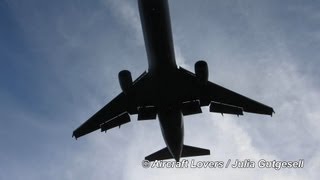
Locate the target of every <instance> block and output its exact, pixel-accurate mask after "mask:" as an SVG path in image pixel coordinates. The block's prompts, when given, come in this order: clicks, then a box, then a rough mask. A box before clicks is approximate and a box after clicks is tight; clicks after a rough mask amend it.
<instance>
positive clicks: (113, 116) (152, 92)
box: [73, 0, 274, 162]
mask: <svg viewBox="0 0 320 180" xmlns="http://www.w3.org/2000/svg"><path fill="white" fill-rule="evenodd" d="M138 5H139V13H140V19H141V24H142V30H143V36H144V41H145V47H146V52H147V57H148V64H149V69H148V71H147V72H144V73H142V74H141V75H140V76H139V77H138V78H137V79H136V80H135V81H132V77H131V73H130V72H129V71H128V70H123V71H121V72H119V83H120V86H121V89H122V92H121V93H120V94H119V95H118V96H116V97H115V98H114V99H113V100H112V101H111V102H109V103H108V104H107V105H105V106H104V107H103V108H102V109H101V110H99V111H98V112H97V113H96V114H94V115H93V116H92V117H91V118H89V119H88V120H87V121H86V122H84V123H83V124H82V125H81V126H80V127H78V128H77V129H76V130H75V131H74V132H73V137H75V138H79V137H80V136H83V135H86V134H88V133H90V132H93V131H95V130H98V129H101V131H107V130H108V129H111V128H114V127H117V126H119V127H120V126H121V125H122V124H125V123H128V122H130V116H129V115H132V114H138V120H152V119H156V116H157V115H158V119H159V122H160V127H161V131H162V135H163V138H164V141H165V143H166V146H167V147H165V148H163V149H161V150H159V151H157V152H155V153H153V154H151V155H149V156H147V157H145V159H146V160H149V161H154V160H163V159H170V158H174V159H175V160H176V161H177V162H178V161H179V160H180V158H181V157H190V156H200V155H209V154H210V150H208V149H202V148H197V147H192V146H187V145H184V143H183V137H184V128H183V116H187V115H191V114H197V113H201V112H202V111H201V106H209V109H210V112H216V113H221V114H234V115H238V116H239V115H243V112H250V113H258V114H265V115H271V116H272V114H273V113H274V111H273V109H272V108H271V107H269V106H266V105H264V104H262V103H259V102H257V101H254V100H251V99H249V98H247V97H245V96H243V95H240V94H238V93H235V92H233V91H230V90H228V89H226V88H224V87H222V86H219V85H217V84H215V83H212V82H210V81H208V66H207V63H206V62H205V61H202V60H201V61H198V62H196V63H195V66H194V70H195V73H192V72H189V71H188V70H186V69H184V68H182V67H179V66H177V64H176V61H175V54H174V47H173V40H172V31H171V23H170V15H169V6H168V1H167V0H138Z"/></svg>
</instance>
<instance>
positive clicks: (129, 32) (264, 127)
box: [0, 0, 320, 180]
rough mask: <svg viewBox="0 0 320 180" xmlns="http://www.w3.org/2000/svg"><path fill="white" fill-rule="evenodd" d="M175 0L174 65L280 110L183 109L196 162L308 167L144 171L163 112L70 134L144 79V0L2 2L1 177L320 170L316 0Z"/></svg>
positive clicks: (314, 173)
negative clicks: (203, 71) (190, 112)
mask: <svg viewBox="0 0 320 180" xmlns="http://www.w3.org/2000/svg"><path fill="white" fill-rule="evenodd" d="M169 2H170V12H171V19H172V28H173V36H174V43H175V51H176V57H177V62H178V64H179V65H181V66H183V67H185V68H187V69H189V70H191V71H193V65H194V63H195V62H196V61H197V60H199V59H205V60H206V61H207V62H208V65H209V70H210V77H209V79H210V80H211V81H214V82H216V83H218V84H220V85H223V86H225V87H227V88H229V89H232V90H234V91H237V92H239V93H241V94H244V95H247V96H249V97H251V98H253V99H255V100H258V101H261V102H263V103H265V104H268V105H270V106H272V107H273V108H274V109H275V111H276V114H275V116H274V117H272V118H270V117H264V116H259V115H253V114H245V116H243V117H240V118H237V117H233V116H227V115H225V116H224V117H221V115H219V114H210V113H209V112H208V108H203V111H204V113H203V114H201V115H198V116H190V117H186V118H185V133H186V134H185V143H186V144H188V145H194V146H199V147H205V148H209V149H211V155H210V156H208V157H199V158H197V160H222V161H226V160H228V159H252V160H258V159H261V158H266V159H270V160H273V159H276V160H297V159H301V158H302V159H305V167H304V168H303V169H289V170H288V169H283V170H280V171H275V170H273V169H258V168H255V169H143V168H142V167H141V165H140V163H141V160H142V159H143V158H144V157H145V156H146V155H148V154H150V153H152V152H154V151H157V150H159V149H160V148H163V147H164V145H165V144H164V142H163V140H162V136H161V132H160V128H159V124H158V122H157V121H148V122H137V121H136V116H132V122H131V123H130V124H127V125H124V126H122V127H121V129H120V130H119V129H117V128H116V129H113V130H110V131H108V132H107V134H104V133H99V132H95V133H92V134H90V135H88V136H86V137H83V138H80V139H79V140H77V141H75V140H74V139H72V138H71V134H72V131H73V130H74V129H75V128H76V127H78V126H79V125H80V124H81V123H82V122H84V121H85V120H86V119H87V118H89V117H90V116H91V115H92V114H93V113H95V112H96V111H97V110H99V109H100V108H101V107H102V106H103V105H104V104H106V103H107V102H109V101H110V100H111V99H112V98H113V97H114V96H116V95H117V94H118V93H119V92H120V86H119V83H118V79H117V75H118V72H119V71H121V70H123V69H128V70H130V71H131V73H132V76H133V77H134V78H136V77H137V76H138V75H140V74H141V73H142V72H143V71H144V70H146V69H147V67H148V66H147V59H146V53H145V48H144V42H143V37H142V32H141V25H140V21H139V16H138V8H137V3H136V0H121V1H120V0H97V1H85V0H77V1H72V0H65V1H41V0H30V1H23V0H0V80H1V86H0V97H1V103H0V112H1V126H0V143H1V146H0V179H16V180H19V179H24V180H25V179H30V180H31V179H32V180H34V179H44V178H45V179H68V180H69V179H93V178H95V179H106V178H109V177H112V178H119V179H138V178H151V179H162V178H168V179H176V178H186V179H195V178H199V177H204V178H207V177H211V178H229V179H235V178H236V177H239V176H241V177H244V178H248V179H257V178H262V179H270V178H271V177H272V178H273V179H318V178H317V177H319V175H320V174H319V171H318V169H319V168H320V167H319V165H320V154H319V148H320V138H319V137H320V133H319V128H320V125H319V120H320V105H319V100H320V93H319V90H320V81H319V78H318V77H319V75H320V71H319V70H318V67H319V66H320V61H319V50H320V23H319V22H320V13H319V11H318V10H319V8H320V3H319V2H317V1H311V0H306V1H298V0H290V1H289V0H283V1H276V0H268V1H267V0H265V1H264V0H260V1H253V0H241V1H240V0H227V1H226V0H214V1H212V0H201V1H193V0H183V1H182V0H180V1H179V0H176V1H172V0H171V1H169Z"/></svg>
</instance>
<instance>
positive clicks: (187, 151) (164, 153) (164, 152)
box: [145, 145, 210, 161]
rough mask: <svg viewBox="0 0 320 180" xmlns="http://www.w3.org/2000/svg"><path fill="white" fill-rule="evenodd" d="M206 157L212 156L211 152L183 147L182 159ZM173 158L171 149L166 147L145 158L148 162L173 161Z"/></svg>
mask: <svg viewBox="0 0 320 180" xmlns="http://www.w3.org/2000/svg"><path fill="white" fill-rule="evenodd" d="M204 155H210V150H209V149H203V148H198V147H193V146H187V145H183V149H182V153H181V157H191V156H204ZM172 158H173V157H172V155H171V153H170V152H169V149H168V148H166V147H165V148H163V149H161V150H159V151H157V152H155V153H152V154H150V155H149V156H147V157H145V159H146V160H148V161H155V160H164V159H172Z"/></svg>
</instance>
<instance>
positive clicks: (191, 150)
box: [181, 145, 210, 157]
mask: <svg viewBox="0 0 320 180" xmlns="http://www.w3.org/2000/svg"><path fill="white" fill-rule="evenodd" d="M204 155H210V150H209V149H203V148H198V147H193V146H187V145H183V149H182V153H181V157H190V156H204Z"/></svg>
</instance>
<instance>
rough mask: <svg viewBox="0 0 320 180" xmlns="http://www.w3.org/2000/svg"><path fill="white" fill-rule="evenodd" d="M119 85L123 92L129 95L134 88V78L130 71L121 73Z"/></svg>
mask: <svg viewBox="0 0 320 180" xmlns="http://www.w3.org/2000/svg"><path fill="white" fill-rule="evenodd" d="M119 83H120V87H121V89H122V91H123V92H124V93H125V94H127V93H128V91H129V89H130V87H131V86H132V77H131V73H130V71H128V70H122V71H120V72H119Z"/></svg>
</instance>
